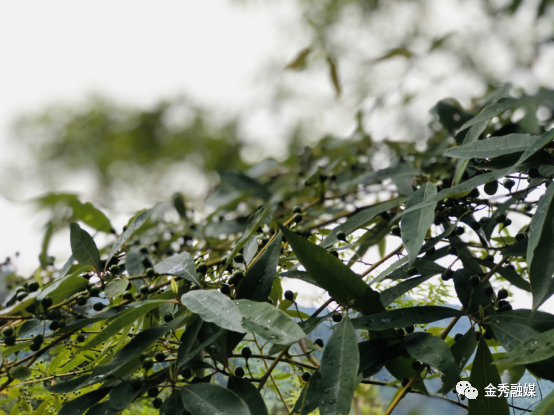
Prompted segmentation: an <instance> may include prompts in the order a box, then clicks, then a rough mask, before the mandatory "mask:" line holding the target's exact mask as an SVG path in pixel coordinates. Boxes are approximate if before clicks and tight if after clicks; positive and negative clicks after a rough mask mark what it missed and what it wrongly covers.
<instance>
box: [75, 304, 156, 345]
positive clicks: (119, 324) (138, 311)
mask: <svg viewBox="0 0 554 416" xmlns="http://www.w3.org/2000/svg"><path fill="white" fill-rule="evenodd" d="M164 303H167V301H165V300H162V301H160V300H149V301H144V302H142V303H141V304H140V305H137V306H135V307H134V308H131V309H129V310H127V311H126V312H124V313H123V314H122V315H121V316H119V317H118V318H117V319H115V320H113V321H112V322H111V323H110V324H109V325H108V326H107V327H106V328H104V329H103V330H102V331H100V332H99V333H98V334H97V335H96V336H95V337H91V338H89V341H88V342H87V343H86V344H85V345H83V346H82V347H81V351H84V350H88V349H90V348H94V347H96V346H97V345H100V344H101V343H102V342H104V341H106V340H108V339H110V338H111V337H113V336H115V335H116V334H117V333H118V332H119V331H120V330H121V329H123V328H125V327H126V326H127V325H130V324H132V323H133V322H135V321H136V320H137V319H139V318H141V317H142V316H144V315H146V314H147V313H148V312H150V311H151V310H152V309H154V308H156V307H158V306H160V305H162V304H164ZM103 319H106V318H103Z"/></svg>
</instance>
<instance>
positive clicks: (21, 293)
mask: <svg viewBox="0 0 554 416" xmlns="http://www.w3.org/2000/svg"><path fill="white" fill-rule="evenodd" d="M27 295H28V293H27V292H19V293H18V295H17V300H18V301H19V302H21V301H22V300H23V299H25V298H26V297H27Z"/></svg>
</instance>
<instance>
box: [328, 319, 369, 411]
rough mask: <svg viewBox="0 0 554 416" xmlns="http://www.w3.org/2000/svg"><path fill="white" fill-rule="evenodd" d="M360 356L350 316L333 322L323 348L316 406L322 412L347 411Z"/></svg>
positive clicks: (352, 393) (350, 401)
mask: <svg viewBox="0 0 554 416" xmlns="http://www.w3.org/2000/svg"><path fill="white" fill-rule="evenodd" d="M359 365H360V357H359V353H358V340H357V337H356V331H355V329H354V327H353V326H352V323H351V322H350V320H349V319H344V320H343V321H342V322H341V323H340V324H338V325H337V326H335V330H334V332H333V335H331V338H329V341H328V342H327V345H326V346H325V351H324V352H323V358H322V360H321V366H320V367H319V371H320V373H321V381H320V382H319V386H318V389H319V410H320V412H321V414H323V415H347V414H349V413H350V405H351V404H352V398H353V397H354V389H355V388H356V386H355V379H356V376H357V375H358V367H359Z"/></svg>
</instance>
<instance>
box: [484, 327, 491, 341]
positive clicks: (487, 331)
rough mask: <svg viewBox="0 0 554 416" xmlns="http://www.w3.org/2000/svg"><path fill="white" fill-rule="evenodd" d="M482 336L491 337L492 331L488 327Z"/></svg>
mask: <svg viewBox="0 0 554 416" xmlns="http://www.w3.org/2000/svg"><path fill="white" fill-rule="evenodd" d="M483 336H484V337H485V339H492V331H491V330H490V329H487V330H486V331H485V333H484V334H483Z"/></svg>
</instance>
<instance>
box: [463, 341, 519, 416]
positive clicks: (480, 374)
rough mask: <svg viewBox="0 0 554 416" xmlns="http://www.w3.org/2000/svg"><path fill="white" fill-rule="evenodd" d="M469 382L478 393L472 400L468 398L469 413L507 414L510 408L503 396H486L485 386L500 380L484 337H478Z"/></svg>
mask: <svg viewBox="0 0 554 416" xmlns="http://www.w3.org/2000/svg"><path fill="white" fill-rule="evenodd" d="M469 383H470V384H471V386H472V387H473V388H475V389H477V392H478V393H479V394H478V396H477V398H476V399H474V400H468V411H469V412H468V413H469V414H470V415H508V414H510V408H509V407H508V402H507V400H506V398H504V397H486V395H485V391H486V390H485V387H487V386H488V385H489V384H492V385H493V386H494V387H498V385H499V384H500V383H502V380H501V379H500V375H499V374H498V370H497V368H496V366H494V365H492V355H491V352H490V351H489V347H488V346H487V342H486V341H485V338H484V337H481V338H480V339H479V346H478V347H477V352H476V353H475V358H474V360H473V367H472V369H471V376H470V378H469Z"/></svg>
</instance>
